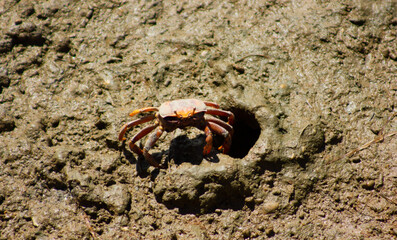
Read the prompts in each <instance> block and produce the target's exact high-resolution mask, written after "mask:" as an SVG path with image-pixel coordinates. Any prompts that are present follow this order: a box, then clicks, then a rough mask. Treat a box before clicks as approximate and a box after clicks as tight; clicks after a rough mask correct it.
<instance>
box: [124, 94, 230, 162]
mask: <svg viewBox="0 0 397 240" xmlns="http://www.w3.org/2000/svg"><path fill="white" fill-rule="evenodd" d="M145 112H156V113H154V114H151V115H148V116H144V117H142V118H139V119H137V120H133V121H131V122H128V123H126V124H124V125H123V126H122V127H121V130H120V133H119V140H120V141H125V140H126V138H125V137H124V136H125V134H126V132H127V131H128V130H129V129H131V128H132V127H134V126H136V125H139V124H142V123H146V122H150V121H152V120H154V124H152V125H150V126H148V127H145V128H143V129H142V130H141V131H139V132H138V133H137V134H135V135H134V136H133V137H132V138H131V140H130V141H129V142H128V146H129V147H130V149H131V150H132V151H133V152H134V153H136V154H138V155H139V156H143V157H144V158H145V160H146V161H147V162H148V163H149V164H150V165H152V166H154V167H156V168H165V166H164V165H162V164H160V163H158V162H157V161H156V160H154V158H153V156H152V155H151V154H150V153H149V150H150V149H151V148H152V147H153V146H154V144H155V143H156V141H157V140H158V139H159V138H160V136H161V135H162V134H163V133H164V132H172V131H174V130H175V129H177V128H180V129H184V128H186V127H196V128H198V129H200V130H203V131H204V133H205V135H206V138H205V142H206V144H205V146H204V149H203V155H204V156H206V155H208V154H209V153H210V152H211V149H212V139H213V133H215V134H218V135H221V136H223V138H224V141H223V143H222V145H221V146H220V147H219V148H218V150H219V151H221V152H223V153H225V154H226V153H228V151H229V150H230V146H231V144H232V135H233V127H232V124H233V122H234V114H233V113H232V112H229V111H225V110H222V109H220V107H219V105H218V104H216V103H213V102H206V101H201V100H197V99H179V100H173V101H168V102H164V103H163V104H161V105H160V107H158V108H157V107H146V108H140V109H136V110H134V111H132V112H131V113H130V114H129V115H130V116H131V117H132V116H135V115H137V114H140V113H145ZM206 114H210V115H213V116H218V117H224V118H227V122H225V121H223V120H221V119H220V118H215V117H211V116H207V115H206ZM152 131H154V132H153V133H152V134H151V135H149V136H148V139H147V141H146V143H145V145H144V147H143V149H141V148H140V147H138V146H137V145H136V144H135V143H136V142H137V141H139V140H140V139H142V138H143V137H145V136H146V135H148V134H149V133H150V132H152Z"/></svg>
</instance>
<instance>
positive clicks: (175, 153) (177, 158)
mask: <svg viewBox="0 0 397 240" xmlns="http://www.w3.org/2000/svg"><path fill="white" fill-rule="evenodd" d="M205 138H206V136H205V134H200V135H197V136H196V137H194V138H189V137H187V136H186V135H180V136H177V137H175V138H174V139H172V140H171V143H170V147H169V149H168V150H161V151H156V149H152V150H151V151H150V154H151V155H152V156H153V158H154V159H155V161H157V162H158V163H162V164H163V165H165V166H166V167H167V166H169V165H170V164H175V165H181V164H182V163H184V162H188V163H190V164H192V165H200V164H201V163H202V161H203V160H206V161H209V162H212V163H217V162H219V158H218V156H217V153H218V151H217V150H216V149H217V147H219V146H220V143H221V141H220V140H221V139H218V138H217V137H216V136H214V141H213V143H214V145H213V148H212V150H211V152H210V154H208V155H206V156H204V155H203V148H204V146H205V144H206V142H205ZM122 151H123V155H124V157H125V158H126V159H127V160H128V161H129V163H131V164H136V170H137V172H138V175H139V176H141V177H147V176H148V175H149V172H148V169H149V167H150V164H149V163H148V162H147V161H146V160H145V158H144V157H143V156H137V155H136V154H133V153H132V152H131V151H130V150H129V149H128V147H126V145H125V144H123V146H122ZM158 171H159V169H155V170H154V172H152V174H154V175H156V172H157V173H158Z"/></svg>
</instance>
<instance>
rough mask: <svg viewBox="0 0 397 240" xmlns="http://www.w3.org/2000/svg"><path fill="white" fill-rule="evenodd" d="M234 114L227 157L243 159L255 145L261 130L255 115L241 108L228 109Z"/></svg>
mask: <svg viewBox="0 0 397 240" xmlns="http://www.w3.org/2000/svg"><path fill="white" fill-rule="evenodd" d="M228 110H229V111H231V112H232V113H233V114H234V118H235V122H234V124H233V128H234V134H233V138H232V146H231V148H230V152H229V156H231V157H233V158H244V157H245V156H246V155H247V154H248V152H249V150H250V149H251V148H252V147H253V146H254V145H255V143H256V141H257V140H258V138H259V135H260V134H261V128H260V126H259V123H258V121H257V120H256V118H255V114H254V113H252V112H250V111H248V110H247V109H243V108H230V109H228Z"/></svg>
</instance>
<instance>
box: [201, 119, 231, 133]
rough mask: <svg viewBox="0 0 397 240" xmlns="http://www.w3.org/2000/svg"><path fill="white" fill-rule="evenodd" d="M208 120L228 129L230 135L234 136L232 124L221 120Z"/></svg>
mask: <svg viewBox="0 0 397 240" xmlns="http://www.w3.org/2000/svg"><path fill="white" fill-rule="evenodd" d="M206 120H207V121H209V122H213V123H216V124H218V125H220V126H221V127H223V128H224V129H226V130H227V131H228V132H229V133H230V135H233V133H234V129H233V127H232V126H231V125H230V124H228V123H225V122H224V121H222V120H220V119H218V118H207V119H206Z"/></svg>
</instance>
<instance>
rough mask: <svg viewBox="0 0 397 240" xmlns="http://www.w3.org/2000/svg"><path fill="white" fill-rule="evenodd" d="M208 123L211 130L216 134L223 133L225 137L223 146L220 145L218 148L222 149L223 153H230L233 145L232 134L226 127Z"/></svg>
mask: <svg viewBox="0 0 397 240" xmlns="http://www.w3.org/2000/svg"><path fill="white" fill-rule="evenodd" d="M207 124H208V126H209V128H210V129H211V131H213V132H214V133H216V134H219V135H222V136H223V137H224V138H225V140H224V142H223V144H222V146H220V147H219V148H218V150H221V151H222V152H223V153H228V152H229V150H230V146H231V145H232V135H231V134H230V133H229V132H228V131H227V130H226V129H224V128H223V127H221V126H220V125H218V124H216V123H213V122H207Z"/></svg>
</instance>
